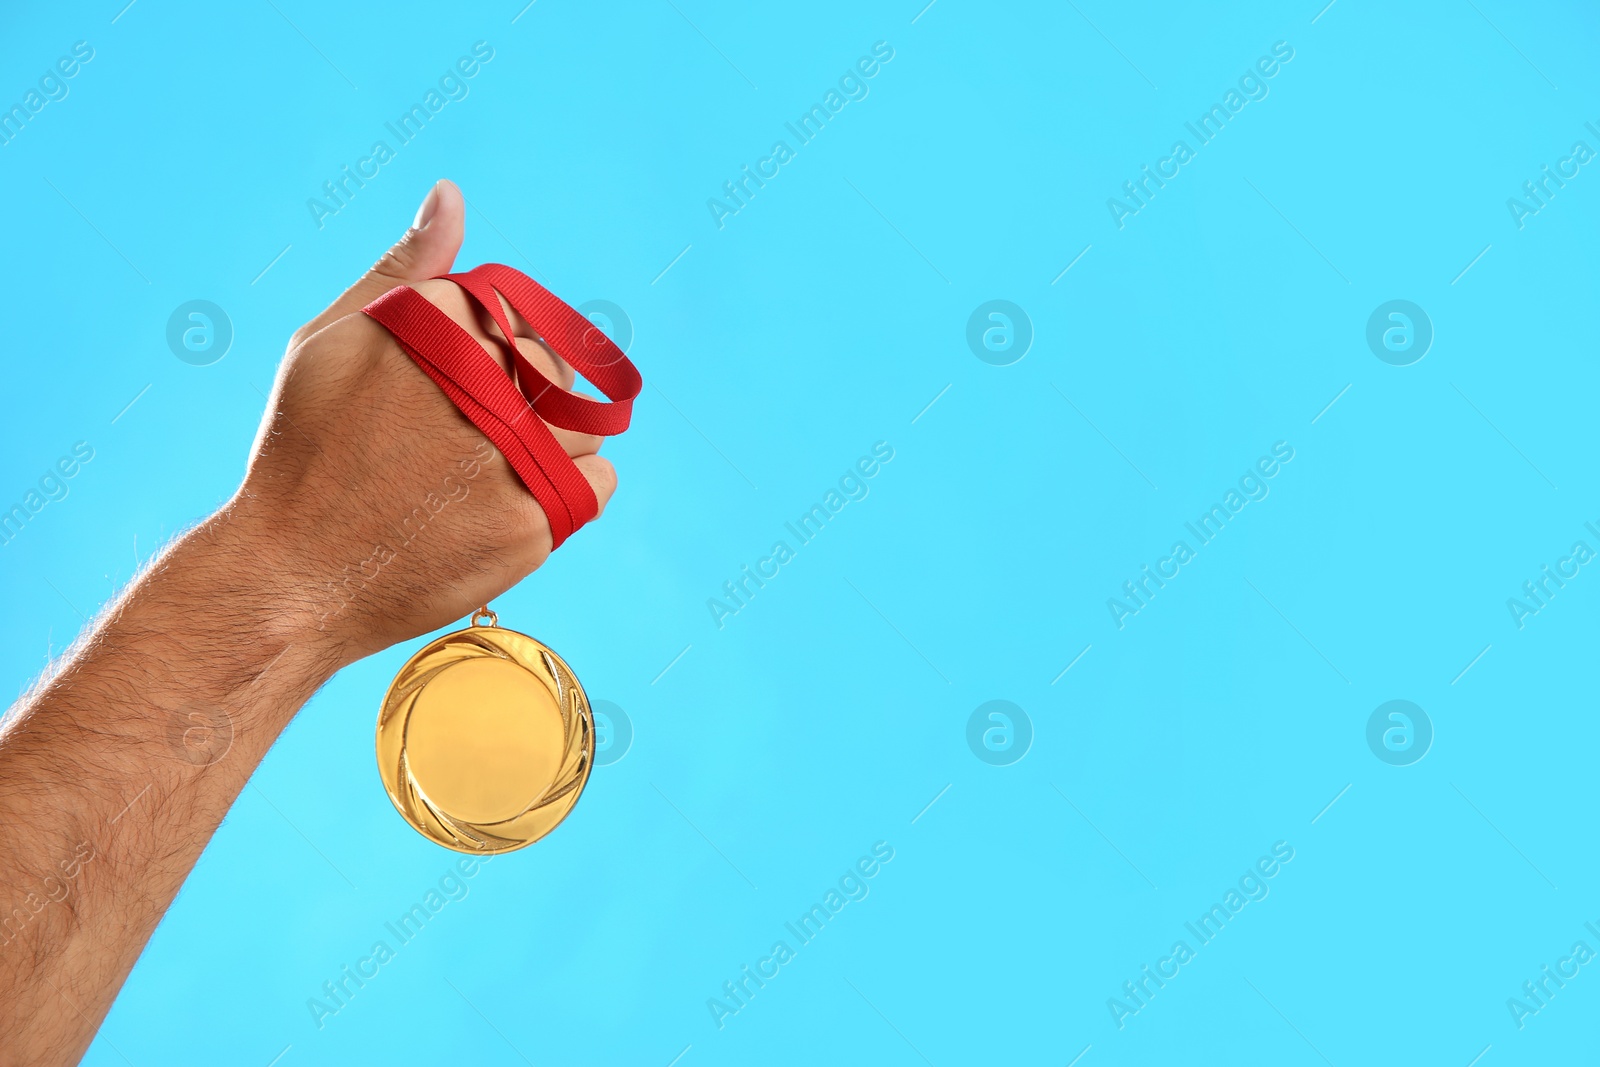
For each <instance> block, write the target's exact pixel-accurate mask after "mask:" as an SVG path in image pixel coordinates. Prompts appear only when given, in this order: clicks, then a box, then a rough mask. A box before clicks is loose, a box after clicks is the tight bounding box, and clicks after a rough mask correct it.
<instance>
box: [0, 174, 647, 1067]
mask: <svg viewBox="0 0 1600 1067" xmlns="http://www.w3.org/2000/svg"><path fill="white" fill-rule="evenodd" d="M463 219H464V209H463V203H462V199H461V194H460V192H459V191H458V190H457V189H456V188H455V186H453V185H451V184H450V183H449V182H440V183H439V184H438V185H437V186H435V187H434V189H433V190H432V191H431V192H430V193H429V194H428V198H427V200H425V201H424V202H423V205H422V207H421V209H420V210H419V211H418V213H417V221H416V222H415V223H414V224H413V226H412V228H411V229H410V230H409V231H407V233H406V235H405V236H404V237H403V238H402V239H401V240H400V242H399V243H398V244H396V245H395V246H394V247H393V248H392V249H390V250H389V252H388V253H386V254H385V255H384V256H383V258H382V259H380V260H379V261H378V263H377V265H376V266H374V267H373V269H372V270H370V271H368V272H367V273H366V274H365V275H364V276H363V277H362V278H361V279H360V280H359V281H357V282H356V284H355V285H353V286H352V287H351V288H350V289H349V290H348V291H346V292H345V293H344V294H343V295H342V296H340V297H339V299H338V300H336V301H334V303H333V304H332V305H331V306H330V307H329V308H328V309H327V310H326V311H324V312H323V313H322V314H320V315H318V316H317V317H316V318H314V319H312V320H311V321H310V322H309V323H307V324H306V325H305V326H304V327H303V328H302V329H301V330H299V331H298V332H297V333H296V334H295V335H294V337H293V339H292V340H291V341H290V344H289V351H288V354H287V355H286V356H285V358H284V360H283V363H282V365H281V366H280V368H279V371H278V377H277V382H276V384H275V386H274V388H273V393H272V397H271V399H270V401H269V403H268V406H267V409H266V413H265V415H264V417H263V419H262V422H261V428H260V431H259V432H258V434H257V436H256V441H255V445H254V447H253V449H252V452H251V456H250V460H249V465H248V468H247V470H246V473H245V477H244V481H243V483H242V484H241V485H240V487H239V490H238V492H237V493H235V494H234V496H233V498H232V499H231V500H229V501H228V503H227V504H225V505H224V506H223V507H222V508H221V509H219V510H218V511H217V512H216V513H215V514H213V515H211V516H209V517H208V518H206V519H205V520H204V521H202V522H201V523H200V524H199V525H198V526H196V527H195V528H194V529H192V530H190V531H189V532H188V533H186V534H184V535H183V536H181V537H179V538H177V539H176V540H175V541H174V542H173V543H172V544H171V545H169V546H168V547H167V548H166V549H165V550H163V551H162V552H161V553H160V554H159V555H158V556H157V557H156V558H155V559H154V560H153V561H152V562H151V563H150V565H149V566H148V567H147V569H146V570H145V572H144V573H143V574H142V575H141V576H140V577H139V578H137V579H136V580H135V581H134V582H133V583H132V584H130V585H129V586H128V587H127V588H126V589H125V590H123V591H122V593H121V594H120V595H119V596H118V597H117V598H116V599H115V601H114V602H112V603H111V604H110V605H109V606H108V607H107V609H106V610H105V611H104V612H103V613H102V615H101V616H100V618H99V619H97V620H96V621H95V622H93V623H91V624H90V625H89V626H88V627H87V628H86V629H85V631H84V632H83V633H82V634H81V635H80V636H79V639H78V642H77V643H76V644H75V646H74V647H73V649H72V650H70V651H69V652H68V653H67V654H66V655H65V656H64V657H63V658H62V659H61V660H60V661H59V662H58V663H57V664H55V665H54V666H53V667H52V668H51V670H50V671H49V672H47V674H46V676H45V677H44V678H43V679H41V680H40V681H39V682H38V683H37V684H36V685H35V686H34V687H33V689H32V691H31V692H29V693H28V694H27V695H25V696H24V697H23V698H22V699H21V700H19V701H18V702H17V704H16V705H15V706H14V707H13V708H12V709H11V711H10V712H9V713H8V714H7V716H6V719H5V721H4V725H3V726H0V909H3V910H0V1064H5V1065H11V1064H30V1065H31V1064H69V1063H77V1062H78V1060H79V1059H80V1058H81V1057H82V1056H83V1053H84V1051H85V1050H86V1049H87V1048H88V1046H89V1043H90V1041H91V1040H92V1039H93V1037H94V1034H95V1031H96V1030H97V1029H98V1027H99V1025H100V1022H101V1020H102V1019H103V1018H104V1017H105V1014H106V1012H107V1011H108V1010H109V1009H110V1007H111V1004H112V1001H113V1000H114V999H115V997H116V995H117V992H118V990H119V989H120V988H121V987H122V983H123V981H124V980H125V979H126V978H127V975H128V972H129V970H130V969H132V967H133V964H134V962H135V961H136V960H137V959H138V958H139V954H140V952H141V951H143V949H144V946H145V943H146V941H147V940H148V939H149V937H150V934H151V932H152V931H153V930H154V929H155V927H156V924H157V923H158V922H160V920H161V917H162V915H163V914H164V913H165V912H166V910H167V908H168V906H169V905H170V904H171V903H172V899H173V897H174V896H175V895H176V894H177V892H178V889H179V887H180V886H181V885H182V884H183V880H184V878H185V877H187V876H188V873H189V871H190V869H191V868H192V867H193V866H194V863H195V861H196V860H197V859H198V858H199V856H200V852H201V850H202V849H204V847H205V845H206V843H207V841H209V840H210V838H211V835H212V833H213V832H215V830H216V828H217V825H218V824H219V823H220V822H221V820H222V818H223V816H224V815H226V814H227V811H228V808H229V806H230V805H231V804H232V803H233V801H234V798H235V797H237V796H238V794H239V791H240V790H241V789H242V788H244V785H245V782H246V781H248V779H249V777H250V775H251V773H252V772H253V771H254V770H255V768H256V766H257V764H259V763H260V761H261V759H262V757H264V756H265V755H266V752H267V750H268V748H270V747H271V745H272V743H273V741H274V740H276V738H277V737H278V734H279V733H280V732H281V731H282V730H283V729H284V727H285V726H287V725H288V724H289V721H290V720H291V719H292V718H293V717H294V715H295V713H296V712H298V711H299V710H300V707H301V706H302V705H303V704H304V703H305V702H306V700H307V699H309V698H310V697H311V695H312V694H313V693H315V692H316V691H317V689H318V688H319V687H320V686H321V685H322V684H323V683H324V682H326V681H327V680H328V679H329V678H331V677H332V676H333V674H334V673H335V672H336V671H338V670H339V669H340V668H342V667H344V666H346V665H347V664H350V663H353V662H355V661H356V660H358V659H361V658H362V657H364V656H369V655H371V654H373V653H375V652H378V651H380V650H382V649H384V648H387V647H389V646H390V645H392V644H395V643H396V642H400V641H405V640H409V639H411V638H414V637H417V636H420V635H422V634H425V633H429V632H431V631H433V630H436V629H439V628H440V627H443V626H446V625H447V624H450V623H452V622H454V621H457V620H460V619H461V618H462V617H463V616H465V615H467V614H468V613H470V612H471V610H472V609H473V608H475V607H477V606H478V605H480V604H485V603H487V602H489V601H490V600H491V599H493V598H494V597H496V596H498V595H499V594H501V593H503V592H505V591H506V590H507V589H509V588H511V586H513V585H515V584H516V583H517V582H518V581H520V580H521V579H522V578H524V577H525V576H527V575H528V574H529V573H530V572H532V571H533V570H534V569H535V568H537V567H538V566H539V565H540V564H541V563H543V562H544V560H545V559H546V558H547V557H548V556H549V554H550V547H551V536H550V527H549V523H548V521H547V520H546V518H545V515H544V512H543V511H542V510H541V509H540V508H539V506H538V504H537V503H536V502H535V501H534V499H533V496H532V495H531V494H530V493H529V492H528V491H527V489H526V488H525V487H524V486H523V485H522V484H521V482H519V481H518V480H517V478H516V475H515V474H514V473H513V472H512V470H511V468H510V467H509V466H508V465H507V464H506V462H505V460H504V459H503V458H502V457H501V456H500V455H499V454H498V453H497V452H495V451H494V450H493V448H492V447H491V446H489V445H488V442H487V441H486V440H485V439H484V437H483V435H482V434H481V433H480V432H479V431H478V430H477V429H476V428H475V427H474V426H473V425H472V424H471V423H470V422H468V421H467V420H466V418H465V417H464V416H462V415H461V414H460V413H459V412H458V411H457V410H456V409H455V407H454V406H453V405H452V404H451V403H450V401H449V400H448V399H447V398H446V397H445V396H444V394H443V393H441V392H440V391H439V389H438V387H437V386H435V385H434V384H433V382H432V381H430V380H429V379H428V378H427V377H426V376H425V375H424V374H423V373H422V371H421V370H419V369H418V368H417V367H416V366H415V365H414V364H413V363H412V362H411V360H410V358H409V357H407V356H406V355H405V353H404V352H402V351H401V350H400V348H399V346H398V345H396V344H395V342H394V341H393V339H392V338H391V337H390V335H389V334H388V332H387V331H385V330H384V329H383V328H382V327H381V326H379V325H378V324H377V323H376V322H374V321H372V320H371V319H369V318H367V317H366V316H365V315H361V314H359V310H360V308H361V307H363V306H364V305H366V304H367V303H369V302H370V301H372V300H373V299H375V298H376V297H378V296H380V295H382V294H383V293H385V292H387V291H388V290H389V289H391V288H393V287H395V286H397V285H401V284H409V285H411V286H412V287H413V288H415V289H417V290H418V291H419V292H421V293H422V294H423V295H424V296H425V297H427V298H428V299H429V300H431V301H432V302H433V303H435V304H436V305H438V306H439V307H440V308H441V309H442V310H444V311H445V312H446V313H447V314H449V315H450V316H451V317H452V318H454V319H455V320H456V321H457V322H458V323H460V324H461V325H462V326H463V327H464V328H466V329H467V330H468V331H469V332H471V333H472V334H473V335H474V336H475V337H477V339H478V340H479V341H480V343H482V344H483V345H484V347H485V348H486V349H487V350H488V351H489V352H490V353H491V354H492V355H494V356H495V358H497V359H499V360H500V362H501V364H502V366H504V365H506V364H507V363H508V361H509V360H508V354H507V352H506V351H505V347H504V346H505V344H506V343H507V342H506V339H505V338H504V337H503V335H501V333H500V332H499V330H498V329H497V328H496V327H495V326H494V325H493V323H492V321H491V320H490V319H489V318H488V316H486V315H482V314H481V312H479V311H478V310H477V309H476V308H475V307H474V306H473V305H472V304H471V303H470V301H469V300H468V299H467V298H466V296H465V295H464V294H463V293H462V292H461V290H460V289H459V288H457V287H456V286H455V285H454V284H453V283H451V282H446V281H430V280H427V279H430V278H432V277H433V276H434V275H437V274H442V273H445V272H446V271H448V270H450V269H451V267H452V264H453V262H454V260H455V256H456V252H457V251H458V250H459V248H460V247H461V239H462V227H463ZM508 310H509V309H508ZM510 318H511V322H512V325H513V327H514V330H513V332H514V333H515V334H517V335H518V336H517V337H516V338H515V339H514V343H515V344H516V345H517V347H518V348H519V349H520V350H521V351H522V352H524V353H525V354H526V355H527V356H528V357H529V358H530V360H531V361H533V362H534V363H535V365H536V366H539V367H540V368H541V369H542V370H543V371H544V372H545V374H546V376H547V377H549V378H550V379H551V380H552V381H554V382H557V383H558V384H560V385H561V386H562V387H564V388H568V389H570V388H571V387H572V383H573V374H572V371H571V369H570V368H569V367H567V366H566V365H565V364H564V363H562V362H561V361H560V360H559V359H557V358H556V357H555V356H553V355H552V354H551V353H549V352H548V351H547V350H546V349H544V348H543V347H542V346H541V345H540V344H539V343H538V342H537V341H536V340H533V339H532V338H533V331H532V330H531V329H530V328H529V327H528V326H527V324H526V323H525V322H523V321H522V320H521V319H520V317H519V316H517V315H516V313H515V312H510ZM552 429H553V432H554V433H555V435H556V437H557V439H558V440H560V441H561V442H562V444H563V445H565V446H566V449H567V452H568V454H569V455H571V456H572V457H573V459H574V462H575V463H576V464H577V466H578V468H579V469H580V470H581V471H582V472H583V474H584V476H585V477H586V478H587V479H588V481H589V483H590V485H591V486H592V487H593V488H594V491H595V495H596V497H597V498H598V499H599V502H600V504H601V506H602V508H603V507H604V506H605V503H606V501H607V500H608V499H609V498H610V496H611V493H612V491H613V490H614V488H615V486H616V479H615V475H614V473H613V471H612V469H611V466H610V464H608V463H607V462H606V461H605V460H603V459H601V458H600V457H599V456H598V455H596V454H595V453H596V452H597V450H598V449H599V447H600V442H601V439H600V438H598V437H593V436H590V435H586V434H576V433H570V432H568V431H565V430H559V429H554V428H552ZM475 462H476V463H477V464H478V467H477V469H476V473H475V474H471V475H469V474H467V473H466V472H467V471H469V470H472V469H473V468H472V467H471V466H470V465H471V464H472V463H475ZM463 463H465V464H467V466H463ZM447 478H450V479H452V480H451V481H450V482H447V481H446V479H447ZM461 486H465V488H466V495H465V497H461V496H460V487H461ZM430 495H433V496H434V498H435V500H437V499H439V498H441V497H445V496H447V495H448V496H449V498H450V503H449V504H448V505H447V506H445V507H443V508H442V509H440V510H439V511H438V513H437V514H436V515H433V516H432V517H431V518H430V519H429V520H428V521H427V522H426V523H425V524H423V525H422V526H421V528H420V532H419V533H417V534H416V536H415V537H414V538H413V539H412V540H411V541H410V542H409V543H408V544H404V547H403V548H400V547H399V546H400V545H401V544H402V543H403V542H404V538H403V537H399V538H397V536H396V532H395V531H396V529H397V527H398V526H399V524H400V522H401V520H402V519H404V518H406V517H407V516H408V515H410V514H411V512H412V509H413V508H418V507H424V504H425V501H426V500H427V499H428V498H429V496H430ZM378 545H387V546H392V547H393V548H395V549H398V551H395V552H394V555H393V558H392V559H389V560H388V561H387V562H385V563H384V564H383V566H382V567H381V569H380V570H379V571H378V573H377V577H375V578H370V580H368V581H367V582H366V583H365V584H364V585H361V586H359V587H354V586H350V585H345V584H343V583H342V582H341V578H342V577H343V576H345V575H348V574H352V573H360V569H361V566H362V564H363V562H364V561H370V560H371V559H372V557H373V556H374V550H375V547H376V546H378ZM366 573H367V574H368V575H370V574H371V564H370V563H368V566H367V569H366ZM352 588H358V589H359V591H358V592H355V593H354V594H353V595H351V594H350V593H349V592H348V590H350V589H352ZM230 730H231V740H230V739H229V736H228V735H229V731H230Z"/></svg>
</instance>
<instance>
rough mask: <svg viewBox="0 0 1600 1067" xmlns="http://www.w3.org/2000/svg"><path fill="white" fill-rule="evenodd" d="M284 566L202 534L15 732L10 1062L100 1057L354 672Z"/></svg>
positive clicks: (2, 1016) (124, 607)
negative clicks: (184, 906)
mask: <svg viewBox="0 0 1600 1067" xmlns="http://www.w3.org/2000/svg"><path fill="white" fill-rule="evenodd" d="M269 551H270V539H268V538H263V537H261V536H259V535H257V534H256V533H255V532H253V531H252V530H251V529H250V526H249V523H248V522H247V521H242V520H241V519H240V518H239V515H238V513H237V512H236V511H224V512H223V513H219V514H218V515H217V516H214V517H213V518H212V519H211V520H208V521H207V522H206V523H205V524H203V525H202V526H200V527H198V528H196V529H195V530H193V531H191V532H190V533H188V534H187V535H185V536H184V537H183V538H181V539H180V540H179V541H178V542H176V543H175V544H174V545H173V546H171V547H170V548H169V549H168V550H167V551H166V552H165V553H164V554H163V555H162V556H161V557H160V558H159V559H158V560H157V561H156V562H155V563H154V565H153V566H152V567H151V568H150V569H149V570H148V571H147V572H146V573H145V574H144V575H143V576H142V577H141V578H140V579H139V580H138V581H137V582H135V583H134V584H133V585H132V586H130V587H129V588H128V589H127V590H126V591H125V592H124V593H123V595H122V596H121V597H120V598H119V600H118V601H117V603H116V604H115V605H114V606H113V608H112V609H111V610H110V611H109V612H107V613H106V615H105V616H104V617H103V619H102V620H101V621H100V622H99V623H98V625H96V626H95V627H93V628H92V629H91V630H89V631H87V633H86V636H85V638H84V639H83V640H82V641H81V642H80V644H79V645H78V646H77V647H76V648H75V649H74V650H73V651H72V652H70V653H69V654H68V656H67V657H66V658H65V660H64V661H63V662H62V664H60V665H59V668H58V669H57V670H56V672H55V673H54V675H53V676H52V677H50V678H49V680H48V681H46V682H45V683H44V684H43V685H41V686H40V687H38V688H37V690H36V691H35V692H34V693H32V694H30V695H29V696H27V697H25V698H24V699H23V700H22V701H21V702H19V705H18V706H17V707H16V708H15V709H13V712H12V714H11V715H10V716H9V717H8V719H7V721H6V724H5V726H4V728H3V730H0V869H3V870H5V871H6V872H7V877H6V879H5V884H6V888H7V891H8V895H9V896H10V897H11V898H13V899H0V909H4V910H3V911H0V1034H4V1035H5V1037H6V1039H5V1041H4V1044H5V1046H6V1049H5V1061H6V1062H7V1063H11V1062H18V1063H34V1062H58V1061H59V1062H75V1060H76V1058H77V1056H79V1055H81V1053H82V1051H83V1049H84V1048H85V1047H86V1046H87V1045H88V1043H89V1041H90V1039H91V1038H92V1037H93V1035H94V1032H95V1029H96V1027H98V1025H99V1022H100V1020H101V1018H102V1017H103V1016H104V1014H105V1012H106V1011H107V1010H108V1009H109V1008H110V1006H111V1002H112V1000H113V999H114V997H115V995H116V993H117V990H118V989H119V988H120V986H121V984H122V981H123V979H124V978H125V977H126V975H127V973H128V971H129V970H130V969H131V968H132V966H133V964H134V962H135V961H136V960H137V959H138V956H139V953H140V951H141V950H142V949H143V947H144V944H145V942H146V940H147V939H148V938H149V936H150V933H151V932H152V931H153V930H154V929H155V927H156V925H157V923H158V922H159V921H160V919H161V916H162V915H163V913H164V912H165V911H166V909H167V907H168V906H169V905H170V903H171V902H172V898H173V897H174V896H175V895H176V894H177V891H178V889H179V887H180V886H181V885H182V883H183V880H184V878H185V877H186V876H187V874H188V872H189V870H190V868H192V867H193V865H194V863H195V861H196V860H197V859H198V858H199V855H200V852H201V851H202V850H203V849H204V847H205V844H206V842H207V841H208V840H209V839H210V836H211V834H212V832H213V831H214V830H215V829H216V827H217V825H218V823H219V822H220V821H221V820H222V817H223V816H224V815H225V814H226V813H227V810H228V808H229V806H230V805H231V804H232V802H233V800H234V798H235V797H236V796H237V795H238V793H239V791H240V789H242V788H243V787H244V784H245V782H246V781H247V780H248V779H249V776H250V774H251V772H252V771H253V770H254V769H255V767H256V765H257V764H258V763H259V762H260V760H261V759H262V757H263V756H264V755H265V754H266V751H267V749H268V748H269V747H270V746H271V745H272V743H273V741H274V740H275V739H276V738H277V736H278V734H279V733H280V732H281V731H282V729H283V728H284V726H285V725H287V724H288V722H289V720H290V719H291V718H292V717H293V716H294V714H295V712H296V711H297V710H298V709H299V708H300V706H301V705H302V704H303V703H304V702H305V701H306V700H307V699H308V698H309V697H310V696H311V694H312V693H314V692H315V691H316V689H317V687H318V686H320V685H321V684H322V682H323V681H325V680H326V679H327V678H328V677H329V676H330V675H331V674H332V672H333V670H335V669H336V668H337V667H338V666H339V665H340V657H339V655H338V653H337V651H336V650H335V649H333V648H331V647H330V646H329V645H328V644H326V643H325V642H324V641H323V640H322V637H321V634H320V633H319V631H318V630H317V627H316V624H315V618H316V616H315V615H314V614H313V613H312V609H313V608H314V607H315V605H312V604H308V603H306V600H307V598H306V596H305V594H304V593H303V592H301V591H298V590H297V589H295V588H292V587H290V586H288V585H285V584H280V583H279V582H278V580H277V579H276V578H275V577H274V570H275V569H274V567H273V566H272V561H271V559H270V556H269V555H268V554H267V553H268V552H269ZM63 1002H64V1003H63Z"/></svg>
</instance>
